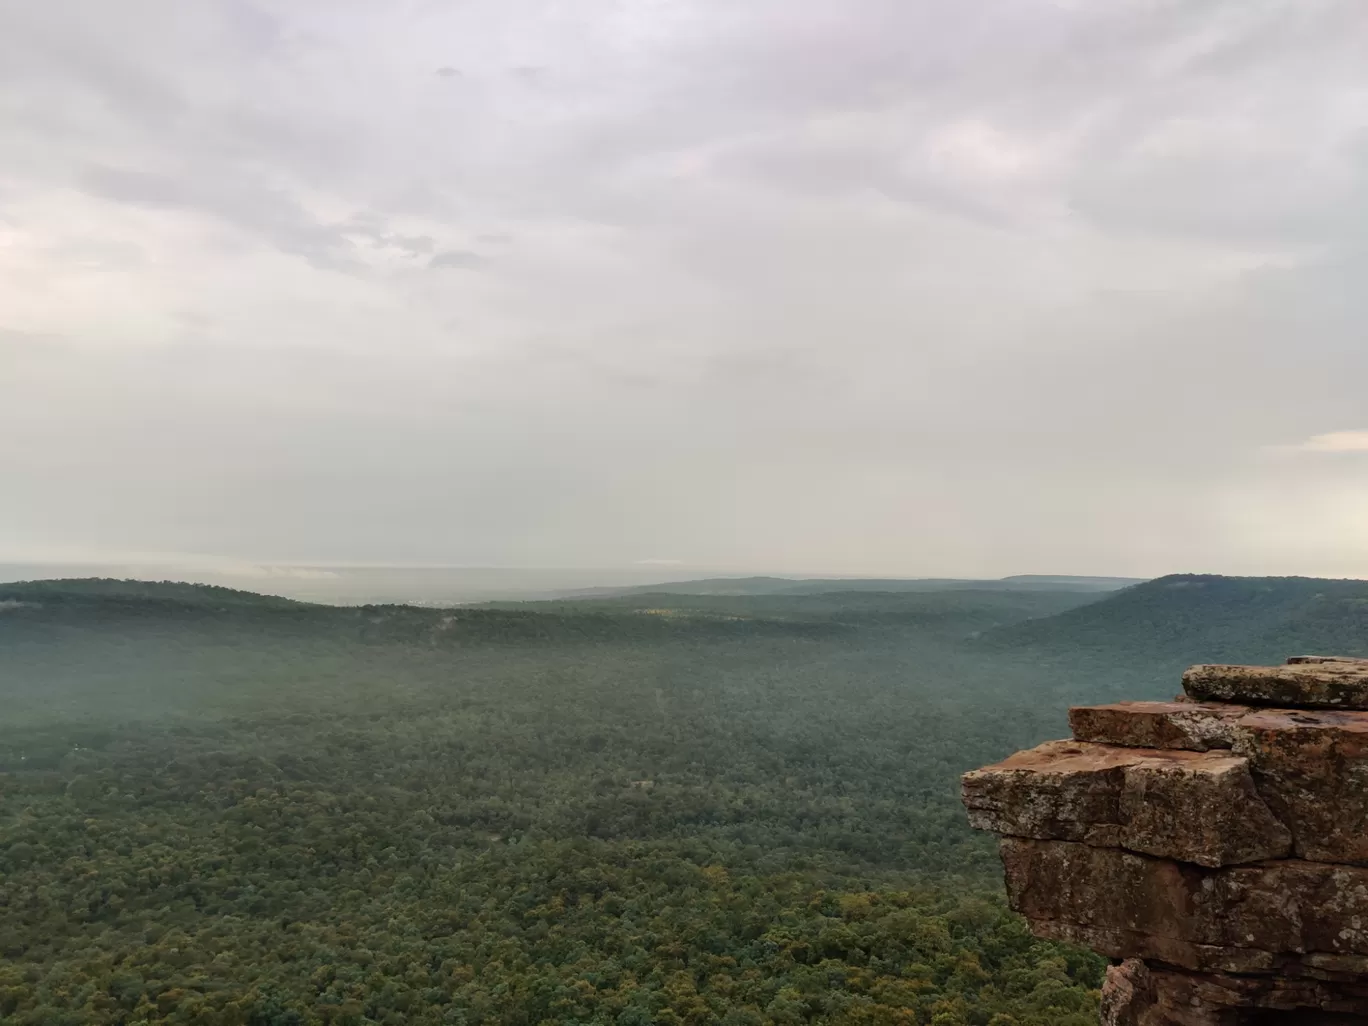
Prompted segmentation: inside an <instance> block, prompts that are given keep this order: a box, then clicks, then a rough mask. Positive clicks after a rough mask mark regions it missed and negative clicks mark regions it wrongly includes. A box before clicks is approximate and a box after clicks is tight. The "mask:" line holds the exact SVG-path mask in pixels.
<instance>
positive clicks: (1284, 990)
mask: <svg viewBox="0 0 1368 1026" xmlns="http://www.w3.org/2000/svg"><path fill="white" fill-rule="evenodd" d="M1366 1002H1368V986H1365V985H1364V984H1362V983H1354V982H1328V981H1322V980H1307V979H1302V980H1287V979H1281V978H1279V977H1276V976H1262V977H1259V976H1253V977H1251V976H1227V975H1221V974H1216V975H1212V974H1202V975H1198V974H1193V973H1183V972H1178V971H1173V970H1164V969H1154V968H1151V967H1150V966H1148V965H1147V964H1146V963H1145V962H1144V961H1142V960H1140V959H1138V958H1133V959H1127V960H1126V961H1124V962H1121V963H1120V964H1118V965H1114V966H1112V967H1111V968H1110V969H1108V970H1107V980H1106V983H1105V984H1103V987H1102V1023H1103V1026H1242V1024H1250V1026H1253V1024H1256V1023H1287V1024H1288V1026H1291V1024H1292V1023H1296V1024H1297V1026H1347V1024H1349V1023H1359V1024H1362V1023H1363V1021H1364V1020H1363V1015H1362V1013H1361V1010H1362V1008H1363V1007H1364V1005H1365V1003H1366ZM1311 1009H1316V1011H1310V1010H1311ZM1277 1012H1288V1013H1295V1015H1293V1016H1282V1017H1279V1016H1277V1015H1276V1014H1273V1013H1277Z"/></svg>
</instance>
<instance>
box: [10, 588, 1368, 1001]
mask: <svg viewBox="0 0 1368 1026" xmlns="http://www.w3.org/2000/svg"><path fill="white" fill-rule="evenodd" d="M1322 583H1323V582H1322ZM1239 587H1242V588H1243V587H1245V585H1240V586H1239ZM1296 587H1300V585H1297V586H1296ZM1144 589H1150V591H1148V592H1146V591H1144ZM1137 593H1138V594H1139V596H1140V600H1142V602H1143V604H1144V606H1145V608H1148V609H1152V610H1153V611H1154V615H1153V623H1155V624H1159V623H1179V624H1182V623H1186V624H1187V628H1186V629H1187V630H1189V631H1192V630H1198V631H1199V633H1200V632H1201V631H1206V632H1208V634H1209V633H1210V632H1211V631H1215V630H1216V629H1217V628H1216V627H1214V626H1211V624H1208V625H1207V626H1204V627H1200V628H1199V626H1198V625H1199V624H1201V623H1203V622H1204V621H1203V617H1204V616H1206V615H1207V614H1206V612H1205V611H1206V610H1207V608H1208V607H1207V606H1206V605H1205V604H1204V603H1203V602H1202V601H1200V600H1197V601H1189V596H1191V595H1199V596H1200V595H1201V594H1203V593H1204V592H1203V591H1202V590H1201V589H1185V588H1166V587H1165V586H1164V585H1162V583H1161V584H1160V585H1159V586H1158V587H1157V588H1156V587H1155V586H1152V585H1142V586H1140V587H1139V588H1136V589H1132V590H1131V591H1129V592H1125V593H1122V594H1120V595H1118V596H1116V597H1114V598H1111V599H1104V600H1102V601H1101V602H1099V603H1097V604H1096V605H1082V606H1080V605H1079V603H1081V602H1085V601H1087V600H1088V596H1080V595H1069V594H1062V593H1060V592H1058V591H1042V592H1030V591H1020V590H1013V591H1005V592H992V591H987V592H982V591H956V592H953V593H939V594H937V593H924V594H882V595H881V594H879V593H851V594H822V595H781V596H700V595H670V594H659V593H657V594H649V595H634V596H625V597H621V598H615V599H612V600H606V601H597V602H578V603H538V604H528V605H518V606H508V607H481V608H461V609H448V610H438V609H418V608H413V607H403V606H385V607H380V606H371V607H361V608H332V607H325V606H312V605H308V604H303V603H292V602H288V601H285V600H279V599H269V598H261V597H259V596H253V595H250V594H248V593H244V592H232V591H227V590H225V589H205V588H197V587H189V586H174V585H173V586H162V585H154V586H148V585H125V584H120V583H118V582H98V581H97V582H75V583H72V582H62V583H39V584H30V585H7V586H0V699H2V700H3V709H4V718H3V722H2V723H0V1021H4V1022H5V1023H10V1022H13V1023H16V1024H23V1026H36V1024H44V1026H46V1024H62V1023H71V1024H75V1023H104V1024H128V1026H131V1024H134V1023H142V1022H175V1023H205V1024H224V1026H227V1024H239V1026H241V1024H250V1026H285V1024H303V1023H337V1024H342V1023H346V1024H363V1023H389V1024H397V1023H471V1024H473V1023H515V1024H528V1026H538V1024H542V1023H586V1024H587V1023H593V1024H624V1026H626V1024H644V1023H697V1024H706V1023H727V1024H732V1026H736V1024H766V1023H776V1024H778V1023H783V1024H799V1023H821V1024H825V1023H830V1024H836V1023H869V1024H876V1023H879V1024H905V1026H914V1024H915V1026H927V1024H932V1026H968V1024H973V1026H1013V1024H1016V1026H1028V1024H1029V1026H1082V1024H1084V1023H1087V1024H1089V1026H1091V1024H1092V1023H1093V1022H1095V1021H1096V1015H1097V1013H1096V993H1095V988H1096V987H1097V985H1098V983H1099V980H1100V972H1101V968H1102V967H1101V964H1100V963H1099V962H1098V960H1096V959H1095V958H1093V957H1091V956H1089V955H1087V954H1085V953H1081V952H1077V951H1074V950H1072V949H1067V948H1063V947H1060V946H1057V945H1052V944H1045V943H1041V942H1037V941H1035V940H1033V939H1032V938H1030V937H1029V936H1028V935H1027V933H1026V932H1025V931H1024V929H1023V927H1022V925H1021V923H1020V922H1019V920H1017V919H1016V918H1015V917H1014V916H1012V915H1010V914H1008V913H1007V912H1006V910H1005V909H1004V907H1003V905H1002V902H1001V899H1000V896H999V884H998V876H997V874H998V869H997V861H996V855H995V852H994V848H993V846H992V844H991V841H990V840H988V839H986V838H983V837H980V836H977V835H974V834H972V833H971V832H970V831H969V830H968V829H967V827H966V826H965V823H964V816H963V812H962V810H961V808H960V806H959V802H958V799H957V786H956V785H957V777H958V774H959V773H960V772H962V771H963V770H965V769H968V768H971V767H973V766H976V765H980V764H982V763H984V762H988V761H991V760H995V759H997V758H1000V757H1002V756H1003V755H1005V754H1007V753H1008V752H1010V751H1012V750H1014V749H1016V748H1020V747H1022V746H1025V745H1029V744H1033V743H1035V742H1037V741H1040V740H1043V739H1045V738H1047V737H1051V736H1059V735H1061V734H1062V733H1063V732H1064V730H1065V726H1064V713H1065V709H1066V707H1067V705H1068V704H1070V703H1071V702H1075V701H1083V700H1102V699H1109V698H1115V697H1119V695H1121V694H1129V693H1134V692H1135V690H1137V689H1144V688H1150V689H1159V688H1162V687H1167V688H1168V689H1169V690H1172V688H1173V687H1174V686H1175V684H1176V681H1175V680H1174V678H1172V677H1171V676H1170V677H1165V673H1166V672H1167V671H1166V670H1164V668H1163V664H1164V660H1166V659H1169V658H1171V657H1172V656H1173V654H1174V650H1173V649H1171V648H1169V647H1166V646H1167V645H1168V642H1166V641H1163V638H1164V637H1166V636H1163V635H1160V634H1158V633H1156V630H1157V628H1156V627H1154V626H1145V625H1143V624H1142V625H1139V626H1137V625H1136V624H1134V623H1131V622H1130V621H1128V620H1127V619H1126V617H1127V616H1128V615H1129V614H1125V613H1124V608H1125V607H1121V608H1122V609H1123V612H1122V613H1121V614H1117V613H1115V612H1108V610H1115V609H1116V608H1118V607H1117V606H1115V605H1109V604H1110V603H1121V602H1135V601H1137V600H1136V598H1135V595H1136V594H1137ZM1216 593H1217V594H1224V593H1223V592H1216ZM1347 594H1348V593H1347V591H1346V595H1347ZM1167 595H1173V596H1177V598H1176V599H1175V601H1176V602H1179V603H1180V604H1182V608H1181V611H1178V612H1173V613H1171V614H1168V615H1167V618H1165V614H1163V612H1162V608H1163V606H1164V601H1163V597H1164V596H1167ZM1147 596H1149V597H1147ZM1211 608H1212V609H1214V610H1216V611H1217V612H1216V613H1214V614H1212V615H1213V616H1214V617H1215V619H1213V620H1212V621H1211V623H1212V624H1214V623H1217V622H1227V620H1229V621H1230V622H1236V621H1239V620H1240V618H1239V617H1227V615H1226V613H1225V612H1224V610H1225V609H1226V605H1225V603H1222V602H1218V603H1216V604H1214V605H1213V606H1212V607H1211ZM1098 610H1102V618H1103V620H1102V622H1110V623H1112V625H1113V627H1112V631H1111V633H1112V636H1113V639H1114V640H1113V642H1111V643H1109V642H1108V641H1107V640H1106V639H1107V634H1106V632H1105V631H1103V630H1102V629H1101V628H1097V629H1096V630H1097V633H1095V634H1093V635H1091V637H1092V638H1093V643H1092V644H1091V645H1090V646H1089V647H1088V648H1087V650H1086V652H1084V653H1083V654H1082V655H1081V656H1079V659H1078V661H1077V662H1074V663H1070V662H1069V661H1068V660H1067V659H1065V658H1063V657H1062V656H1060V655H1058V653H1059V652H1067V651H1068V646H1069V645H1070V644H1073V643H1072V642H1068V641H1067V640H1065V639H1066V638H1067V635H1068V632H1069V631H1075V630H1078V629H1079V628H1078V627H1077V626H1076V625H1077V624H1078V623H1094V622H1097V621H1096V614H1097V611H1098ZM1089 615H1093V616H1094V619H1092V620H1089V619H1088V616H1089ZM1335 622H1339V621H1335ZM1343 622H1344V624H1345V628H1346V629H1347V630H1353V629H1355V622H1354V621H1352V619H1350V620H1344V621H1343ZM1090 629H1091V628H1090ZM1147 631H1148V632H1150V636H1151V637H1152V638H1153V639H1154V645H1153V652H1152V653H1151V652H1150V649H1147V648H1146V646H1145V643H1144V638H1145V636H1146V632H1147ZM1042 638H1046V639H1048V638H1053V639H1055V641H1054V644H1055V646H1056V647H1055V648H1054V649H1049V648H1047V646H1045V645H1044V644H1043V642H1042V641H1041V639H1042ZM1331 640H1335V641H1339V642H1345V644H1336V645H1335V646H1333V647H1336V648H1340V649H1344V648H1346V645H1347V642H1348V641H1349V640H1351V639H1350V638H1348V637H1347V636H1342V637H1340V638H1338V639H1331ZM1161 642H1162V643H1161ZM1183 643H1184V644H1188V643H1190V642H1189V641H1184V642H1183ZM1109 644H1110V645H1111V647H1110V648H1109ZM1229 644H1230V645H1231V646H1232V647H1233V646H1235V645H1236V644H1237V642H1236V641H1235V640H1234V639H1231V640H1230V641H1229ZM1269 644H1273V642H1269ZM1327 647H1328V646H1327ZM1223 651H1225V650H1223ZM1123 656H1124V658H1125V659H1127V660H1128V663H1127V665H1126V666H1125V667H1124V670H1123V671H1117V672H1114V673H1113V672H1108V671H1106V670H1105V668H1106V667H1107V666H1109V665H1113V664H1114V663H1115V662H1116V661H1117V660H1120V659H1121V658H1122V657H1123ZM1100 668H1101V669H1100Z"/></svg>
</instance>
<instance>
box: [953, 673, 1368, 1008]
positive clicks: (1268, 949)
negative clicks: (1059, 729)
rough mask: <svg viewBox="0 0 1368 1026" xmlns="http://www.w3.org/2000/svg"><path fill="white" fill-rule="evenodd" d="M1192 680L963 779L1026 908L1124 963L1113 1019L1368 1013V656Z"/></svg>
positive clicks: (1111, 995) (1012, 895)
mask: <svg viewBox="0 0 1368 1026" xmlns="http://www.w3.org/2000/svg"><path fill="white" fill-rule="evenodd" d="M1183 687H1184V691H1185V695H1184V696H1183V697H1181V698H1179V699H1178V700H1176V701H1173V702H1122V703H1116V704H1112V705H1100V706H1091V707H1086V708H1078V709H1073V710H1070V713H1069V722H1070V726H1071V727H1072V729H1073V735H1074V739H1073V740H1071V741H1051V742H1049V743H1047V744H1043V745H1041V746H1039V747H1038V748H1033V749H1031V750H1030V751H1026V752H1018V753H1017V754H1016V755H1013V756H1012V757H1011V758H1009V759H1007V760H1005V761H1004V762H1001V763H998V764H997V765H994V766H988V767H985V768H983V769H980V770H975V771H973V772H972V773H967V774H965V777H964V783H963V794H964V803H965V805H966V807H967V808H968V810H969V819H970V822H971V824H972V825H973V826H975V827H978V828H980V829H983V830H991V831H993V832H995V833H997V834H999V835H1001V837H1002V841H1001V850H1002V861H1003V867H1004V869H1005V874H1006V883H1007V894H1008V897H1009V899H1010V901H1011V904H1012V907H1013V908H1014V909H1016V910H1017V911H1018V912H1020V913H1021V914H1022V915H1024V916H1025V917H1026V918H1027V919H1028V920H1029V921H1030V923H1031V928H1032V930H1033V931H1034V932H1035V933H1036V934H1037V935H1038V936H1042V937H1047V938H1051V939H1055V940H1061V941H1068V942H1071V943H1075V944H1081V945H1084V946H1086V947H1090V948H1092V949H1093V950H1095V951H1097V952H1099V953H1100V954H1103V955H1105V956H1107V957H1108V958H1111V959H1113V960H1114V962H1115V964H1114V965H1113V967H1112V969H1111V970H1110V972H1109V973H1108V977H1107V984H1106V987H1105V988H1104V990H1103V1002H1102V1005H1103V1016H1102V1021H1103V1023H1104V1024H1107V1026H1280V1024H1281V1026H1293V1024H1298V1026H1344V1024H1348V1023H1358V1024H1361V1026H1362V1024H1368V660H1360V659H1344V658H1337V657H1326V656H1301V657H1297V658H1294V659H1291V660H1289V661H1288V664H1287V665H1286V666H1275V667H1250V666H1225V665H1212V666H1195V667H1193V668H1192V669H1191V670H1189V671H1188V672H1187V673H1186V674H1185V675H1184V678H1183Z"/></svg>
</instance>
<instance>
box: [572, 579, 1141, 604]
mask: <svg viewBox="0 0 1368 1026" xmlns="http://www.w3.org/2000/svg"><path fill="white" fill-rule="evenodd" d="M1140 580H1141V578H1136V577H1072V576H1068V575H1055V576H1049V575H1043V574H1019V575H1017V576H1014V577H1002V578H997V579H986V580H977V579H969V578H957V577H913V578H893V577H861V578H857V577H834V578H830V577H804V578H791V577H708V578H704V579H702V580H696V581H672V582H670V583H667V584H649V585H642V586H637V587H628V588H585V589H582V590H579V591H576V592H574V593H573V596H572V597H574V598H616V597H620V596H624V595H645V594H670V595H824V594H829V593H833V592H860V591H873V592H936V591H1071V592H1089V593H1093V592H1108V591H1116V590H1117V589H1120V588H1125V587H1127V586H1129V585H1132V584H1136V583H1139V581H1140Z"/></svg>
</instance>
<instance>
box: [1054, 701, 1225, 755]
mask: <svg viewBox="0 0 1368 1026" xmlns="http://www.w3.org/2000/svg"><path fill="white" fill-rule="evenodd" d="M1248 711H1249V710H1248V709H1247V708H1244V707H1242V706H1237V705H1208V704H1199V703H1196V702H1117V703H1115V704H1113V705H1089V706H1080V707H1078V708H1075V709H1070V710H1069V727H1070V728H1071V729H1072V730H1073V736H1074V737H1076V738H1077V739H1078V740H1079V741H1092V742H1096V743H1097V744H1104V745H1121V746H1123V747H1126V748H1179V749H1184V750H1186V751H1190V752H1206V751H1210V750H1211V749H1213V748H1231V747H1233V744H1232V738H1231V732H1230V723H1231V722H1232V721H1234V720H1237V719H1239V717H1240V716H1241V715H1242V714H1243V713H1246V712H1248Z"/></svg>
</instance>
